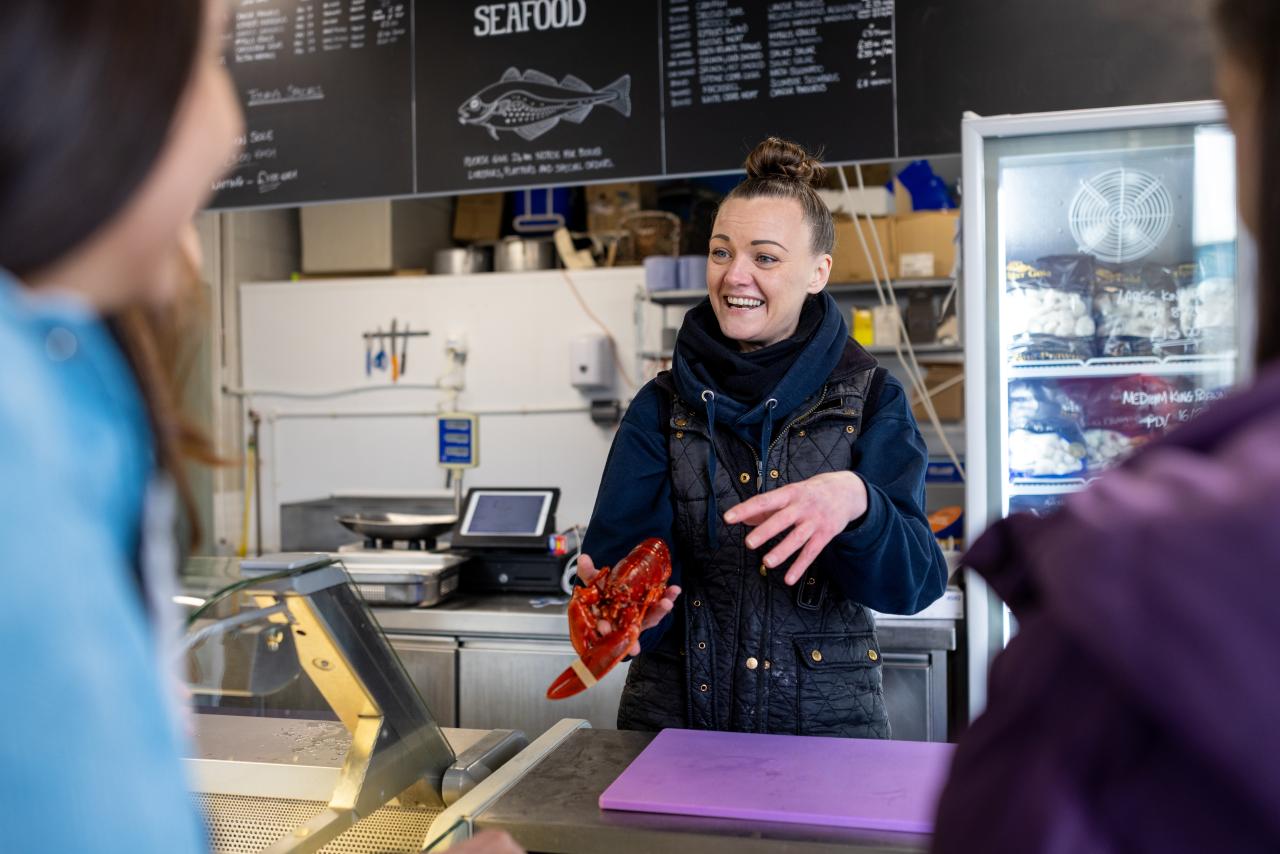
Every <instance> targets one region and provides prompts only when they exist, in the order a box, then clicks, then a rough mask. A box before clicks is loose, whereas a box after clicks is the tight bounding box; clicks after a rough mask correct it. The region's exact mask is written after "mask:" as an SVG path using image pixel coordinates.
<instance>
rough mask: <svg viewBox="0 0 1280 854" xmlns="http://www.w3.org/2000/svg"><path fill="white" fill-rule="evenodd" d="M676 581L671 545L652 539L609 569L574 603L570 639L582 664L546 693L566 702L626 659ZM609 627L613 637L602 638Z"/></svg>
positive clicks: (576, 595)
mask: <svg viewBox="0 0 1280 854" xmlns="http://www.w3.org/2000/svg"><path fill="white" fill-rule="evenodd" d="M670 577H671V552H670V551H668V550H667V544H666V543H664V542H663V541H662V540H659V539H656V538H653V537H651V538H649V539H647V540H645V541H644V542H643V543H641V544H640V545H638V546H636V547H635V548H634V549H632V550H631V553H630V554H628V555H627V556H626V557H624V558H623V559H622V560H620V561H618V563H617V565H616V566H614V567H613V568H612V569H610V568H609V567H604V568H602V569H601V570H600V572H599V573H598V574H597V575H596V576H595V578H593V579H591V583H590V584H588V585H586V586H585V587H578V588H575V589H574V591H573V598H572V599H570V600H569V640H570V641H571V642H572V643H573V648H574V651H575V652H577V653H578V659H577V660H576V661H574V662H573V664H572V665H570V666H569V667H568V669H566V670H565V671H564V673H561V674H560V675H559V676H558V677H557V678H556V681H554V682H552V683H551V687H550V688H548V689H547V699H548V700H563V699H564V698H565V697H572V696H573V695H574V694H577V693H580V692H582V691H585V690H587V689H588V688H590V687H591V686H592V685H594V684H596V682H598V681H599V680H600V679H602V678H603V677H604V675H605V674H606V673H608V672H609V671H610V670H612V669H613V668H614V666H615V665H616V664H617V663H618V662H619V661H621V660H622V659H623V658H625V657H626V655H627V650H629V649H630V648H631V645H632V644H633V643H635V642H636V639H637V638H639V637H640V623H641V621H643V620H644V615H645V612H647V611H648V610H649V607H650V606H651V605H653V603H654V602H657V601H658V600H659V599H661V598H662V594H663V593H664V592H665V591H666V589H667V579H668V578H670ZM601 620H604V621H606V622H608V624H609V627H610V631H609V634H607V635H606V634H601V633H600V622H601Z"/></svg>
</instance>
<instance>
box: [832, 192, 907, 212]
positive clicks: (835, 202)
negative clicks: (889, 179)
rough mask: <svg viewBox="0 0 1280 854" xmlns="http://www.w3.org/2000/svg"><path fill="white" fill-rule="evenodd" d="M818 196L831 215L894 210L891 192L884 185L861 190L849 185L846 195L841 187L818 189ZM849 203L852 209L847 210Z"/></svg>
mask: <svg viewBox="0 0 1280 854" xmlns="http://www.w3.org/2000/svg"><path fill="white" fill-rule="evenodd" d="M818 197H819V198H821V199H822V201H824V202H826V205H827V210H829V211H831V213H832V214H833V215H843V216H844V217H846V218H847V217H852V216H853V215H854V214H859V215H866V216H888V215H889V214H891V213H893V212H894V206H893V194H892V193H890V192H889V190H888V189H886V188H885V187H866V188H864V189H861V190H859V189H858V188H857V187H850V188H849V192H848V194H847V195H846V194H845V191H844V190H843V189H840V190H819V191H818ZM850 205H852V207H853V210H849V207H850ZM907 210H910V208H908V209H907Z"/></svg>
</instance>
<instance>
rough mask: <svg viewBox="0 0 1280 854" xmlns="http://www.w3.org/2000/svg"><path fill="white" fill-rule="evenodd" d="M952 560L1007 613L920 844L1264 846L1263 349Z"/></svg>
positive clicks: (1276, 715) (1270, 477) (1273, 507)
mask: <svg viewBox="0 0 1280 854" xmlns="http://www.w3.org/2000/svg"><path fill="white" fill-rule="evenodd" d="M967 562H968V564H969V565H970V566H972V567H974V568H975V569H977V570H978V572H980V573H981V574H982V575H983V576H984V577H985V578H986V579H987V581H988V582H989V583H990V584H991V585H992V586H993V587H994V589H995V590H996V592H997V593H999V594H1000V596H1001V597H1003V598H1004V600H1005V601H1006V602H1008V603H1009V606H1010V607H1011V608H1012V609H1013V612H1014V614H1015V615H1016V616H1017V618H1018V620H1019V624H1020V631H1019V633H1018V635H1017V636H1016V637H1015V638H1014V640H1013V641H1012V643H1010V645H1009V647H1008V649H1006V650H1005V651H1004V652H1003V653H1002V654H1001V655H1000V656H999V658H998V659H997V660H996V662H995V665H994V667H993V668H992V672H991V678H990V683H989V695H988V707H987V710H986V712H985V713H984V714H983V715H982V716H981V717H979V718H978V719H977V720H976V721H974V723H973V725H972V726H971V727H970V728H969V730H968V731H967V732H966V733H965V735H964V736H963V737H962V738H961V740H960V744H959V747H958V749H957V751H956V755H955V760H954V764H953V766H952V769H951V777H950V779H949V781H948V783H947V786H946V789H945V790H944V792H943V796H942V801H941V804H940V805H939V815H938V823H937V830H936V835H935V838H934V850H935V851H937V852H973V851H985V852H1000V851H1012V852H1019V854H1035V852H1072V854H1081V852H1110V851H1117V852H1119V851H1125V852H1157V851H1158V852H1170V851H1174V852H1176V851H1230V852H1233V854H1239V853H1240V852H1252V851H1271V852H1274V851H1280V367H1272V368H1271V369H1270V370H1268V371H1267V372H1266V373H1264V374H1263V375H1262V376H1261V377H1260V378H1259V379H1258V381H1257V382H1256V383H1255V384H1254V385H1253V386H1252V387H1251V388H1249V389H1248V390H1246V391H1244V392H1241V393H1239V394H1237V395H1234V396H1232V397H1229V398H1227V399H1225V400H1223V401H1221V402H1220V403H1218V404H1217V405H1215V406H1214V407H1213V408H1211V409H1210V410H1209V411H1208V412H1206V413H1205V414H1204V415H1202V416H1201V417H1200V418H1198V419H1197V420H1195V421H1194V422H1192V423H1191V424H1189V425H1187V426H1186V427H1184V428H1183V429H1181V430H1178V431H1176V432H1175V433H1173V434H1171V435H1170V436H1168V437H1167V438H1165V439H1163V440H1161V441H1159V442H1156V443H1153V444H1151V445H1149V446H1147V447H1146V448H1144V449H1143V451H1142V452H1141V453H1139V454H1137V455H1135V456H1134V458H1133V459H1131V460H1130V461H1129V462H1128V463H1126V464H1125V465H1124V466H1122V467H1121V468H1119V469H1117V470H1116V471H1115V472H1112V473H1111V474H1109V475H1108V476H1107V477H1105V478H1103V479H1102V480H1101V481H1099V482H1098V483H1096V484H1095V485H1093V486H1092V487H1091V488H1089V489H1087V490H1085V491H1083V492H1081V493H1079V494H1078V495H1075V496H1073V497H1072V498H1071V499H1069V500H1068V502H1067V504H1066V506H1065V507H1064V509H1062V510H1061V511H1059V512H1058V513H1057V514H1055V515H1053V516H1051V517H1049V518H1045V519H1037V518H1032V517H1029V516H1015V517H1012V518H1010V519H1007V520H1005V521H1003V522H1000V523H998V524H996V525H995V526H993V527H992V528H991V529H990V530H989V531H988V532H987V533H986V534H985V535H984V536H983V537H982V538H980V539H979V540H978V542H977V543H976V544H975V545H974V547H973V550H972V551H971V552H970V553H969V555H968V559H967Z"/></svg>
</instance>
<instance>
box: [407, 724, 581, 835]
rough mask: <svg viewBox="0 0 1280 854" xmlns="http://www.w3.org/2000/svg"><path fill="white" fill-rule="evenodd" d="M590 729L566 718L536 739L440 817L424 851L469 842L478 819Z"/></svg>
mask: <svg viewBox="0 0 1280 854" xmlns="http://www.w3.org/2000/svg"><path fill="white" fill-rule="evenodd" d="M590 728H591V724H590V723H589V722H588V721H585V720H580V719H578V718H564V719H563V720H561V721H559V722H557V723H556V724H555V726H553V727H551V729H549V730H547V731H546V732H544V733H543V734H542V735H540V736H538V737H537V738H536V739H534V741H533V742H532V743H531V744H530V745H529V746H528V747H526V748H525V749H524V750H522V751H520V752H519V753H518V754H516V755H515V756H514V757H513V758H512V759H511V760H509V761H508V762H507V763H506V764H504V765H503V766H502V767H500V768H498V769H497V770H496V771H494V772H493V773H492V774H490V775H489V776H488V777H486V778H485V779H484V780H482V781H481V782H480V784H479V785H478V786H476V787H475V788H474V789H472V790H471V791H470V792H468V793H467V794H466V795H464V796H463V797H462V798H461V799H459V800H458V801H457V803H455V804H454V805H453V806H451V807H449V808H448V809H446V810H445V811H444V812H442V813H440V815H438V816H437V817H436V819H435V821H433V822H431V827H429V828H428V829H427V836H426V838H425V839H423V841H422V847H423V849H427V848H430V849H431V850H433V851H436V850H443V849H441V848H439V847H438V846H439V845H440V843H441V842H444V841H446V839H445V838H446V837H448V839H447V842H448V844H449V845H452V844H453V843H455V842H461V841H463V840H464V839H469V838H470V837H471V834H472V822H473V820H474V818H475V817H476V816H478V815H479V814H480V813H482V812H484V811H485V810H486V809H488V808H489V807H490V806H492V805H493V803H494V802H495V801H497V800H498V798H500V797H502V795H503V794H505V793H506V791H507V790H508V789H510V788H511V787H512V786H514V785H515V784H516V783H518V782H519V781H520V779H521V778H522V777H523V776H524V775H525V774H526V773H527V772H528V771H529V769H531V768H533V767H534V766H535V765H537V764H538V763H539V762H541V761H542V760H543V759H544V758H546V756H547V755H548V754H550V753H551V752H552V751H553V750H555V749H556V748H557V747H559V746H560V744H561V743H562V742H564V740H565V739H567V738H568V737H569V736H570V735H572V734H573V733H574V732H576V731H577V730H580V729H590Z"/></svg>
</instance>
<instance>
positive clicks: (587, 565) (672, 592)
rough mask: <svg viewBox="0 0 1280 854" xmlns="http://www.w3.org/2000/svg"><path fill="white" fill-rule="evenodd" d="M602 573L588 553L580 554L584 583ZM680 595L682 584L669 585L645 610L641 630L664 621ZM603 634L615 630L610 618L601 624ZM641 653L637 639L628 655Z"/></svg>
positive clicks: (579, 571) (579, 569) (579, 572)
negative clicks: (659, 597)
mask: <svg viewBox="0 0 1280 854" xmlns="http://www.w3.org/2000/svg"><path fill="white" fill-rule="evenodd" d="M599 573H600V570H598V569H596V565H595V564H594V563H592V561H591V558H590V557H589V556H588V555H585V554H584V555H579V556H578V577H579V578H581V579H582V583H583V584H590V583H591V579H593V578H595V577H596V576H597V575H598V574H599ZM679 595H680V586H679V585H677V584H672V585H670V586H669V587H667V589H666V592H664V593H663V594H662V598H661V599H659V600H658V601H656V602H654V603H653V604H652V605H651V606H649V610H648V611H646V612H645V615H644V619H643V620H641V621H640V631H642V632H643V631H646V630H648V629H651V628H653V627H654V626H656V625H658V623H660V622H662V618H663V617H665V616H667V614H670V613H671V609H672V608H673V607H674V606H675V602H676V598H677V597H679ZM599 630H600V633H601V634H606V635H607V634H609V633H610V632H611V631H613V627H612V626H610V625H609V621H608V620H601V621H600V625H599ZM639 654H640V643H639V641H637V642H636V643H633V644H632V645H631V649H629V650H627V655H630V656H635V655H639Z"/></svg>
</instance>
